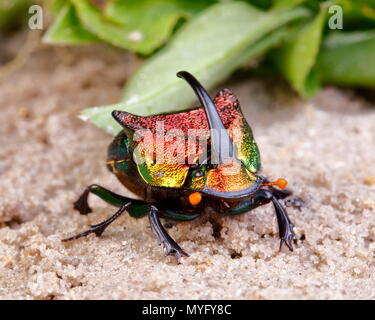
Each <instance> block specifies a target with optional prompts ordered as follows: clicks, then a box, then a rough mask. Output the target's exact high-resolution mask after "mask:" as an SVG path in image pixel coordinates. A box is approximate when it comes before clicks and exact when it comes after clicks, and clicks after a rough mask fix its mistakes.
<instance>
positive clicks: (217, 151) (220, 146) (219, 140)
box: [177, 71, 235, 163]
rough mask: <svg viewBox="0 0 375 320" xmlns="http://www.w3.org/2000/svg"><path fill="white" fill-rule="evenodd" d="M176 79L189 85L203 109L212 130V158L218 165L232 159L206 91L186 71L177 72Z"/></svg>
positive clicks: (213, 106)
mask: <svg viewBox="0 0 375 320" xmlns="http://www.w3.org/2000/svg"><path fill="white" fill-rule="evenodd" d="M177 77H179V78H182V79H184V80H186V81H187V82H188V83H189V85H190V86H191V87H192V88H193V90H194V91H195V93H196V95H197V96H198V98H199V101H200V103H201V104H202V106H203V107H204V110H205V112H206V116H207V119H208V123H209V125H210V128H211V129H213V130H211V140H212V146H213V148H214V150H213V151H214V158H216V159H217V160H219V163H224V160H225V158H228V157H229V158H231V159H234V158H235V157H234V151H233V144H232V141H231V140H230V138H229V135H228V133H227V130H226V128H225V127H224V125H223V122H222V121H221V118H220V115H219V113H218V112H217V110H216V107H215V104H214V103H213V101H212V100H211V98H210V96H209V95H208V93H207V91H206V89H204V88H203V86H202V85H201V84H200V82H199V81H198V80H197V79H196V78H195V77H194V76H193V75H192V74H190V73H189V72H187V71H180V72H178V73H177Z"/></svg>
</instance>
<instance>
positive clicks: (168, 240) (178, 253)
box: [148, 206, 189, 262]
mask: <svg viewBox="0 0 375 320" xmlns="http://www.w3.org/2000/svg"><path fill="white" fill-rule="evenodd" d="M148 219H149V221H150V225H151V229H152V231H153V232H154V233H155V235H156V237H157V238H158V240H159V242H160V243H162V244H163V246H164V249H165V253H164V255H165V256H169V255H174V256H175V257H176V259H177V262H178V261H179V260H180V258H181V257H182V256H185V257H188V256H189V255H188V254H187V253H186V252H185V251H184V250H183V249H181V247H180V246H179V245H178V244H177V243H176V241H174V240H173V239H172V237H171V236H170V235H169V234H168V233H167V231H165V229H164V227H163V225H162V224H161V222H160V219H159V216H158V209H157V208H156V207H155V206H150V211H149V212H148Z"/></svg>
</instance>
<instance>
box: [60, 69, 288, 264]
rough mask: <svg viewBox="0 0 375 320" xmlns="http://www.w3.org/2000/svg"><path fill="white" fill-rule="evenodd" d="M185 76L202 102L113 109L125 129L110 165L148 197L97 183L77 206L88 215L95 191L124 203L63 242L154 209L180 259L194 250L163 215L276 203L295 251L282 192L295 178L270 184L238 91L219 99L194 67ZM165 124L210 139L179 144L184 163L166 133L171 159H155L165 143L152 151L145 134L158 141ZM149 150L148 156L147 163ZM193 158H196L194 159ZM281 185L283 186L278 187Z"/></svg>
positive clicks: (158, 228) (159, 231) (156, 224)
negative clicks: (174, 234) (155, 111)
mask: <svg viewBox="0 0 375 320" xmlns="http://www.w3.org/2000/svg"><path fill="white" fill-rule="evenodd" d="M177 76H178V77H180V78H183V79H185V80H186V81H187V82H188V83H189V85H190V86H191V87H192V89H193V90H194V91H195V93H196V95H197V96H198V99H199V101H200V103H201V105H202V106H201V107H198V108H195V109H190V110H187V111H184V112H179V113H169V114H160V115H154V116H147V117H141V116H136V115H133V114H130V113H127V112H124V111H113V112H112V115H113V117H114V118H115V119H116V120H117V121H118V122H119V123H120V124H121V126H122V127H123V130H122V131H121V132H120V133H119V134H118V135H117V136H116V137H115V138H114V140H113V142H112V143H111V144H110V146H109V149H108V160H107V166H108V169H109V170H110V171H111V172H113V173H114V174H115V175H116V176H117V178H118V179H119V180H120V181H121V182H122V183H123V184H124V185H125V186H126V187H128V188H129V189H130V190H131V191H133V192H134V193H136V194H137V195H139V196H140V197H141V198H142V200H138V199H137V200H136V199H130V198H127V197H124V196H121V195H118V194H115V193H113V192H111V191H109V190H107V189H105V188H103V187H101V186H99V185H95V184H93V185H90V186H89V187H87V188H86V190H85V191H84V192H83V194H82V195H81V196H80V198H79V199H78V200H77V201H76V202H75V203H74V207H75V209H77V210H78V211H79V212H80V213H81V214H88V213H90V212H91V208H90V207H89V205H88V202H87V199H88V195H89V193H93V194H95V195H97V196H99V197H100V198H102V199H103V200H104V201H106V202H108V203H109V204H111V205H114V206H117V207H119V209H118V211H117V212H116V213H115V214H114V215H113V216H111V217H110V218H109V219H107V220H105V221H103V222H101V223H99V224H96V225H92V226H91V227H90V228H89V229H88V230H87V231H85V232H83V233H80V234H78V235H76V236H73V237H70V238H67V239H64V240H63V241H69V240H74V239H77V238H80V237H83V236H86V235H88V234H91V233H95V234H96V235H97V236H100V235H101V234H102V233H103V231H104V230H105V229H106V228H107V226H108V225H109V224H110V223H112V222H113V221H114V220H115V219H116V218H118V217H119V216H120V215H121V214H122V213H124V212H125V211H127V212H128V213H129V215H130V216H131V217H134V218H141V217H144V216H146V215H148V218H149V221H150V224H151V228H152V230H153V231H154V233H155V234H156V236H157V238H158V240H159V241H160V242H161V243H162V244H163V245H164V248H165V255H166V256H167V255H174V256H175V257H176V258H177V260H179V259H180V257H181V256H188V254H187V253H186V252H185V251H184V250H183V249H181V247H180V246H179V245H178V244H177V243H176V242H175V241H174V240H173V239H172V238H171V237H170V236H169V234H168V233H167V232H166V230H165V229H164V227H163V225H162V224H161V222H160V218H165V219H171V220H178V221H188V220H193V219H195V218H197V217H199V216H200V215H201V214H203V213H205V212H206V211H207V209H208V208H211V209H214V210H215V211H216V212H219V213H224V214H229V215H236V214H240V213H244V212H247V211H250V210H253V209H255V208H257V207H259V206H262V205H264V204H267V203H269V202H272V204H273V206H274V208H275V211H276V217H277V221H278V226H279V235H280V239H281V241H280V248H281V246H282V244H283V243H285V244H286V245H287V247H288V248H289V249H290V250H291V251H293V247H292V240H293V238H294V232H293V224H292V223H291V221H290V219H289V217H288V215H287V213H286V211H285V209H284V207H283V206H282V205H281V203H280V202H279V200H280V199H284V198H286V197H287V196H289V195H290V194H291V192H290V191H287V190H282V189H284V187H285V185H286V183H287V182H286V180H284V179H278V180H277V181H276V182H269V181H268V180H267V179H266V178H265V177H263V176H261V175H259V174H258V172H259V170H260V155H259V150H258V147H257V145H256V142H255V140H254V138H253V134H252V131H251V128H250V127H249V125H248V123H247V121H246V119H245V118H244V116H243V114H242V112H241V109H240V105H239V102H238V100H237V98H236V97H235V96H234V94H233V93H232V92H231V91H229V90H227V89H224V90H221V91H220V92H219V93H218V94H217V95H216V97H215V99H214V101H212V100H211V98H210V96H209V95H208V93H207V92H206V90H205V89H204V88H203V87H202V85H201V84H200V83H199V82H198V80H197V79H195V78H194V77H193V76H192V75H191V74H190V73H188V72H186V71H181V72H179V73H177ZM158 123H162V124H163V126H164V128H163V129H164V130H166V131H167V132H170V130H172V131H173V130H174V129H178V130H177V131H178V132H179V133H180V134H182V135H183V138H182V139H183V140H182V142H188V141H189V139H191V132H192V129H195V130H198V131H199V130H201V131H199V132H203V136H204V138H206V140H204V139H203V141H205V143H203V146H202V143H201V140H199V139H198V142H197V141H196V140H195V139H196V137H195V136H194V139H193V141H194V142H193V143H192V144H190V146H191V145H193V146H195V147H196V148H190V149H189V148H186V144H184V143H178V144H177V149H179V148H180V151H181V148H183V149H182V154H183V157H184V162H183V163H181V162H176V161H170V160H171V159H172V160H173V159H174V158H173V156H175V154H176V149H173V148H172V150H174V151H173V152H170V147H171V145H172V144H173V143H174V142H175V140H173V141H172V142H171V141H169V140H168V139H165V141H164V140H163V141H164V143H165V144H164V145H163V151H164V153H165V154H166V155H165V157H164V158H163V161H161V162H159V163H158V162H157V161H156V160H155V153H156V151H157V150H156V149H157V146H154V144H153V143H152V149H151V152H148V153H147V152H145V151H144V149H141V148H138V147H139V144H140V142H143V143H144V142H145V139H144V137H143V138H142V139H141V138H139V135H138V133H139V132H146V131H147V132H149V133H151V138H152V140H149V143H150V141H152V142H154V141H155V140H157V139H158V138H160V135H164V136H165V137H166V135H165V132H164V131H163V132H162V133H161V132H158V130H157V127H158ZM137 132H138V133H137ZM205 133H206V134H205ZM207 133H208V136H207ZM235 133H237V134H235ZM238 133H239V134H238ZM136 136H137V137H136ZM200 138H201V137H200ZM207 139H208V140H207ZM168 141H169V142H168ZM180 142H181V140H180ZM140 150H143V151H140ZM168 150H169V151H168ZM197 150H198V152H196V151H197ZM135 151H137V152H135ZM177 151H178V150H177ZM193 151H194V152H193ZM192 155H193V156H192ZM202 155H204V157H203V159H202ZM141 156H142V157H143V162H142V161H139V159H140V157H141ZM188 159H190V161H187V160H188ZM213 159H215V161H213ZM275 185H276V186H278V188H275V187H274V186H275Z"/></svg>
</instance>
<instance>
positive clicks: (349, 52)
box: [317, 30, 375, 87]
mask: <svg viewBox="0 0 375 320" xmlns="http://www.w3.org/2000/svg"><path fill="white" fill-rule="evenodd" d="M317 66H318V72H319V75H320V77H321V78H322V80H323V81H324V82H326V83H332V84H339V85H354V86H366V87H375V30H370V31H359V32H338V31H335V32H332V33H331V34H330V35H329V36H328V37H327V38H326V40H325V41H324V43H323V46H322V51H321V53H320V55H319V58H318V63H317Z"/></svg>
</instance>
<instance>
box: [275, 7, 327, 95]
mask: <svg viewBox="0 0 375 320" xmlns="http://www.w3.org/2000/svg"><path fill="white" fill-rule="evenodd" d="M325 15H326V9H325V8H322V9H321V11H320V12H319V14H318V15H317V16H316V17H315V18H314V19H313V20H312V21H311V22H309V23H307V24H306V25H305V26H304V27H303V28H302V29H301V30H300V31H299V32H298V34H297V35H296V36H295V37H293V38H292V39H290V40H289V41H287V42H286V43H285V45H283V46H282V47H281V48H280V49H279V50H277V51H276V52H275V54H274V57H275V60H276V64H277V65H278V67H279V69H280V71H281V73H282V74H283V75H284V77H285V78H286V79H287V80H288V81H289V82H290V84H291V85H292V87H293V88H294V89H295V90H296V91H297V92H298V93H299V94H300V95H301V96H304V97H306V96H309V95H311V94H312V93H313V92H311V90H308V89H311V88H312V87H315V88H317V84H315V85H312V83H311V81H312V80H313V79H316V78H314V77H313V75H310V73H311V70H312V68H313V66H314V65H315V61H316V57H317V54H318V52H319V48H320V43H321V38H322V32H323V27H324V22H325ZM307 83H308V88H307V87H306V84H307Z"/></svg>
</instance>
